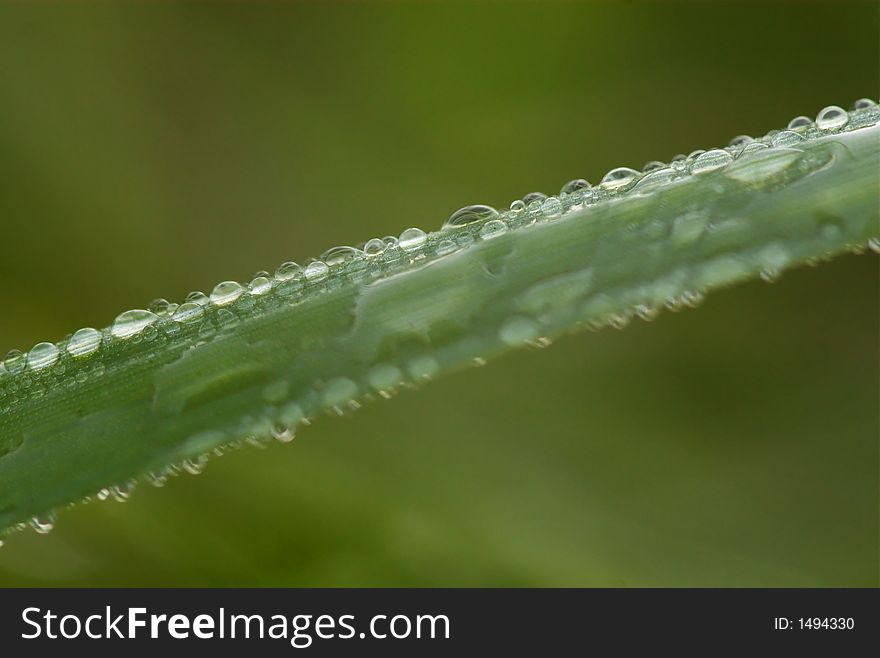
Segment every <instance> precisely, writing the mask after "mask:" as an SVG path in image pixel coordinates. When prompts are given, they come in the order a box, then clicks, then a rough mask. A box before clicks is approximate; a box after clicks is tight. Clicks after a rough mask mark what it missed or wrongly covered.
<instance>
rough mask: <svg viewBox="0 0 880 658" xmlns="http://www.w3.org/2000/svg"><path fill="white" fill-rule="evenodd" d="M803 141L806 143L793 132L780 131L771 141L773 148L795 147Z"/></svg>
mask: <svg viewBox="0 0 880 658" xmlns="http://www.w3.org/2000/svg"><path fill="white" fill-rule="evenodd" d="M805 141H807V138H806V137H804V136H803V135H800V134H798V133H796V132H794V131H793V130H780V131H779V132H778V133H776V134H775V135H774V136H773V139H772V140H771V142H772V144H773V146H795V145H796V144H800V143H801V142H805Z"/></svg>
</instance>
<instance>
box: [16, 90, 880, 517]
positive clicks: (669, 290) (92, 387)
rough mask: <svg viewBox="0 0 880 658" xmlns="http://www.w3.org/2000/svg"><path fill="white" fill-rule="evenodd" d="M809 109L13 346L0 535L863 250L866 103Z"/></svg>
mask: <svg viewBox="0 0 880 658" xmlns="http://www.w3.org/2000/svg"><path fill="white" fill-rule="evenodd" d="M825 112H827V111H825ZM844 114H845V113H844ZM820 116H822V115H820ZM825 118H826V119H827V120H826V121H825V122H824V123H823V122H821V121H820V122H819V124H818V125H816V124H812V123H803V122H801V125H797V122H795V125H793V126H791V128H792V129H791V130H785V131H774V132H771V133H768V135H767V136H765V137H764V138H762V139H761V140H757V141H753V142H748V141H747V140H740V141H738V142H737V143H735V144H733V145H732V146H730V147H728V148H726V149H716V150H712V151H709V152H695V153H694V154H692V155H691V156H690V157H688V158H683V159H679V160H676V161H673V162H672V163H670V165H668V166H658V167H656V168H654V169H653V170H652V171H650V172H649V173H643V172H635V171H633V170H628V169H618V170H613V171H612V172H610V173H609V175H608V176H606V178H605V179H604V181H603V183H602V184H600V185H598V186H597V187H595V188H589V187H585V186H584V185H583V184H578V183H574V184H571V185H568V186H567V187H566V188H564V193H562V194H560V195H559V196H558V197H549V198H537V197H534V198H530V199H527V203H524V202H515V203H514V204H512V205H511V210H510V211H505V212H503V213H498V212H496V211H494V210H492V209H489V208H486V207H478V208H470V209H468V210H465V211H464V212H461V213H458V214H456V215H455V216H454V217H453V218H451V221H450V222H447V226H446V228H445V229H444V230H441V231H437V232H433V233H430V234H425V233H423V232H422V231H420V230H418V229H408V230H407V231H405V232H404V233H403V234H401V236H400V238H399V239H381V240H380V239H374V240H371V241H369V242H367V243H366V244H365V245H363V248H362V249H352V248H337V249H333V250H330V251H328V252H327V253H325V254H324V255H322V257H321V259H320V260H315V261H312V262H310V263H309V264H307V265H306V266H305V267H303V268H300V267H299V266H297V265H295V264H292V263H291V264H285V265H283V266H281V267H280V268H279V269H278V271H277V272H276V274H275V275H274V276H268V275H267V276H265V277H257V278H255V279H254V280H253V281H252V282H251V283H250V284H249V285H248V286H240V285H239V284H236V283H234V282H225V283H223V284H220V285H218V286H217V288H215V290H214V292H213V293H212V295H211V296H210V298H208V297H207V296H204V295H199V294H195V295H192V296H191V297H190V298H189V299H188V301H186V302H185V303H183V304H181V305H179V306H178V305H176V304H168V303H167V302H160V303H157V304H155V305H154V306H153V307H152V310H151V311H129V312H127V313H124V314H122V315H120V316H119V317H118V318H117V319H116V321H115V322H114V323H113V325H112V326H111V327H109V328H107V329H104V330H103V331H100V332H98V331H95V330H81V331H80V332H77V333H76V334H74V335H73V336H71V337H68V338H65V339H63V340H61V341H59V342H58V343H57V344H50V343H41V344H39V345H37V346H35V347H34V348H33V349H31V350H30V351H29V352H28V353H27V354H22V353H19V352H15V351H13V352H11V353H10V354H9V355H7V358H6V359H5V361H4V364H3V366H2V367H0V528H11V527H21V525H22V524H23V523H24V522H26V521H27V520H29V519H31V520H32V521H31V523H32V525H33V526H34V528H35V529H37V530H38V531H47V530H48V529H50V528H51V523H52V516H51V515H52V511H53V510H55V509H57V508H58V507H60V506H62V505H65V504H68V503H71V502H75V501H79V500H82V499H84V498H87V497H90V496H93V495H98V496H99V497H106V496H109V495H113V496H115V497H117V498H119V499H124V498H126V497H127V495H128V492H129V490H130V488H131V486H133V483H134V480H135V478H137V477H138V476H141V475H143V474H147V477H148V478H149V479H151V480H152V481H153V482H154V483H161V482H163V481H164V479H165V478H167V477H168V476H169V475H172V474H176V473H178V472H181V471H189V472H193V473H195V472H198V471H199V470H200V469H201V467H202V466H203V464H204V461H205V460H206V459H207V456H208V455H210V454H222V453H223V452H224V451H226V450H229V449H230V448H232V447H237V446H239V445H242V443H243V442H257V443H259V442H262V441H265V440H268V439H271V438H272V437H274V438H276V439H279V440H281V441H288V440H290V439H291V438H292V436H293V432H294V430H295V429H296V427H297V426H298V425H300V424H303V423H307V422H308V421H309V420H310V419H312V418H315V417H316V416H318V415H321V414H325V413H330V414H341V413H344V412H346V411H347V410H351V409H355V408H357V407H358V406H359V405H360V404H361V403H362V402H363V401H365V400H369V399H372V398H375V397H377V396H383V397H387V396H390V395H392V394H394V393H395V392H397V391H398V390H400V389H401V388H404V387H411V386H415V385H418V384H419V383H421V382H424V381H427V380H429V379H431V378H433V377H436V376H439V375H441V374H444V373H447V372H450V371H454V370H456V369H459V368H462V367H466V366H468V365H472V364H482V363H484V362H485V360H487V359H489V358H491V357H493V356H495V355H497V354H500V353H502V352H504V351H507V350H509V349H512V348H515V347H518V346H523V345H534V346H543V345H546V344H547V343H549V342H550V341H551V340H552V338H553V337H554V336H556V335H559V334H561V333H564V332H569V331H572V330H576V329H578V328H580V327H583V326H588V327H591V328H599V327H602V326H605V325H612V326H615V327H622V326H624V325H626V324H627V323H628V322H629V321H630V319H631V318H633V317H636V316H638V317H641V318H643V319H651V318H653V317H654V316H655V315H656V314H657V312H659V311H660V309H662V308H663V307H669V308H673V309H675V308H680V307H684V306H693V305H696V304H697V303H699V301H700V300H701V299H702V297H703V295H704V294H705V293H706V292H707V291H709V290H712V289H715V288H718V287H722V286H727V285H730V284H733V283H735V282H738V281H742V280H745V279H749V278H753V277H757V276H761V277H763V278H765V279H767V280H772V279H774V278H775V277H777V276H779V274H780V273H781V272H782V271H783V270H785V269H787V268H790V267H794V266H796V265H800V264H803V263H808V262H817V261H818V260H821V259H825V258H828V257H831V256H833V255H835V254H838V253H841V252H844V251H847V250H854V251H863V250H864V248H865V247H866V246H872V247H873V248H875V250H877V249H880V218H878V203H880V182H878V172H880V127H878V125H877V123H878V119H880V111H878V108H877V106H876V105H874V104H870V103H867V104H863V106H862V107H861V108H859V109H857V110H855V111H854V112H852V113H850V114H849V115H848V116H846V119H847V120H846V121H845V122H844V124H843V125H837V124H838V123H839V121H834V113H833V112H831V113H830V114H827V116H825Z"/></svg>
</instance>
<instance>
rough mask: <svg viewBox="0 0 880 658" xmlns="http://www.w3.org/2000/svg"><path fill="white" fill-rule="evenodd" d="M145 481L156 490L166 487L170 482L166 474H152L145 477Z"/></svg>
mask: <svg viewBox="0 0 880 658" xmlns="http://www.w3.org/2000/svg"><path fill="white" fill-rule="evenodd" d="M144 479H146V481H147V482H149V483H150V484H152V485H153V486H154V487H156V488H160V487H164V486H165V483H167V482H168V476H167V475H165V474H164V473H152V472H150V473H147V474H146V475H145V476H144Z"/></svg>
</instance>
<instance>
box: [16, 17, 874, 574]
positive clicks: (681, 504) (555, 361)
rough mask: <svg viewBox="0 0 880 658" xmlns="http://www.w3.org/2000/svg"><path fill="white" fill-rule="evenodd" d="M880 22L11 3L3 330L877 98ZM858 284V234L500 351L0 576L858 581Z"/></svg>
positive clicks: (864, 474)
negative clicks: (681, 296)
mask: <svg viewBox="0 0 880 658" xmlns="http://www.w3.org/2000/svg"><path fill="white" fill-rule="evenodd" d="M878 18H880V14H878V4H877V3H876V2H868V3H852V2H842V1H841V0H831V1H828V2H803V1H800V2H782V3H773V2H760V3H672V2H662V3H661V2H651V3H637V2H615V3H612V2H607V3H592V4H576V3H554V2H545V1H541V2H532V3H528V2H515V3H501V2H487V3H452V2H442V3H441V2H413V3H394V2H381V3H367V2H352V3H347V2H346V3H343V2H320V3H319V2H314V3H296V4H282V3H240V4H236V3H218V4H204V3H199V4H196V3H193V4H185V3H156V4H152V3H110V2H108V3H103V4H98V3H69V4H51V3H28V2H18V3H4V4H3V5H2V7H0V62H2V65H0V229H2V230H0V240H2V241H0V244H2V256H0V281H2V286H0V308H2V315H0V351H5V350H6V349H8V348H12V347H18V348H21V349H26V348H28V347H29V346H30V345H32V344H33V343H35V342H37V341H40V340H51V339H57V338H60V337H61V336H63V335H64V334H66V333H68V332H69V331H71V330H73V329H76V328H78V327H80V326H87V325H91V326H105V325H107V324H108V323H109V322H110V321H111V320H112V318H113V317H114V316H115V315H116V314H117V313H118V312H119V311H121V310H123V309H126V308H132V307H143V305H144V304H146V303H147V302H148V301H149V300H151V299H152V298H154V297H158V296H163V297H167V298H169V299H174V300H180V299H181V298H182V297H183V296H184V295H185V294H186V293H187V292H189V291H190V290H195V289H202V290H203V289H210V288H211V287H213V285H214V284H215V283H216V282H218V281H221V280H224V279H228V278H237V279H244V278H246V277H248V276H249V275H251V274H252V273H253V272H254V271H256V270H259V269H272V268H274V267H275V266H276V265H277V264H278V263H280V262H282V261H284V260H288V259H294V260H298V261H302V260H303V259H305V258H306V257H308V256H313V255H315V254H318V253H320V252H321V251H323V250H324V249H325V248H327V247H329V246H332V245H336V244H351V243H356V242H359V241H361V240H363V239H365V238H369V237H371V236H373V235H374V234H396V233H398V232H399V231H401V230H402V229H404V228H406V227H408V226H412V225H418V226H421V227H425V228H430V227H439V225H440V224H441V223H442V221H443V219H444V218H445V217H446V216H447V215H448V214H449V212H451V211H453V210H455V209H456V208H458V207H460V206H462V205H465V204H468V203H477V202H484V203H490V204H493V205H496V206H503V205H506V204H507V203H509V201H510V200H511V199H513V198H516V197H519V196H522V195H523V194H524V193H526V192H530V191H532V190H535V189H537V190H543V191H545V192H548V193H550V192H553V191H555V190H558V189H559V186H560V185H561V184H562V183H563V182H565V181H566V180H568V179H570V178H574V177H585V178H587V179H588V180H591V181H594V182H595V181H596V180H597V179H599V178H601V176H602V174H603V173H604V172H605V171H607V170H608V169H610V168H612V167H615V166H619V165H629V166H640V165H641V164H642V163H644V162H646V161H648V160H654V159H661V160H662V159H669V158H671V157H672V156H673V155H674V154H676V153H679V152H685V153H687V152H689V151H691V150H693V149H696V148H706V147H708V146H712V145H719V144H726V142H727V140H729V139H730V138H731V137H732V136H734V135H736V134H740V133H752V134H758V133H761V134H763V132H765V131H766V130H768V129H770V128H774V127H782V126H783V125H784V124H785V123H787V121H788V120H789V119H791V118H792V117H793V116H795V115H797V114H808V115H811V116H814V115H815V114H816V112H817V111H818V110H819V109H821V108H822V107H823V106H824V105H828V104H839V105H847V106H848V105H849V104H850V103H851V102H852V101H853V100H855V99H856V98H859V97H862V96H872V97H874V98H876V97H877V95H878V56H880V53H878ZM878 297H880V284H878V261H877V258H876V256H873V255H865V256H859V257H857V256H845V257H842V258H840V259H838V260H836V261H835V262H833V263H831V264H823V265H822V266H821V267H818V268H815V269H812V268H806V269H802V270H798V271H794V272H791V273H787V274H786V275H785V276H784V277H783V278H782V279H781V281H780V282H779V283H777V284H775V285H772V286H771V285H767V284H763V283H752V284H747V285H743V286H740V287H737V288H734V289H730V290H728V291H722V292H719V293H716V294H713V295H710V296H709V298H708V300H707V302H706V303H705V305H704V306H703V307H702V308H701V309H699V310H697V311H687V312H684V313H680V314H670V313H666V314H663V315H661V317H660V318H659V319H658V320H657V321H656V322H654V323H652V324H646V323H641V322H639V323H634V324H633V325H632V326H630V327H629V328H628V329H626V330H625V331H614V330H607V331H603V332H600V333H595V334H594V333H587V334H583V335H579V336H575V337H571V338H567V339H564V340H561V341H559V342H558V343H556V344H554V346H553V347H552V348H550V349H548V350H543V351H540V352H536V351H524V352H520V353H516V354H513V355H510V356H508V357H507V358H504V359H501V360H499V361H497V362H495V363H493V364H491V365H490V366H489V367H486V368H479V369H474V370H471V371H469V372H464V373H459V374H456V375H453V376H449V377H447V378H444V379H441V380H439V381H437V382H435V383H434V384H432V385H430V386H428V387H425V388H424V389H422V390H420V391H417V392H406V393H404V394H402V395H400V396H398V397H396V398H395V399H393V400H391V401H387V402H384V401H383V402H381V403H375V404H371V405H368V406H367V407H366V408H364V409H363V410H361V411H359V412H358V413H356V414H352V415H350V416H348V417H345V418H342V419H339V420H329V419H328V420H322V421H320V422H318V423H317V424H316V425H313V426H312V427H310V428H306V429H304V430H303V431H301V432H300V434H299V436H298V437H297V439H296V440H295V441H294V442H293V443H292V444H291V445H289V446H280V445H279V446H275V447H272V448H271V449H268V450H264V451H260V450H256V449H252V450H246V451H242V452H239V453H236V454H235V455H234V456H231V457H227V458H224V459H221V460H216V461H212V462H211V463H210V465H209V467H208V469H207V470H206V472H205V473H204V474H203V475H201V476H199V477H191V476H185V477H181V478H177V479H176V480H173V481H172V482H170V483H169V484H168V485H167V486H166V487H165V488H163V489H154V488H152V487H150V486H149V485H143V486H141V487H139V488H138V490H137V491H136V492H135V494H134V495H133V497H132V499H131V500H130V501H129V502H128V503H126V504H124V505H123V504H118V503H114V502H109V501H108V502H103V503H93V504H91V505H87V506H80V507H78V508H76V509H73V510H70V511H65V512H63V513H62V514H61V515H60V518H59V521H58V524H57V528H56V530H55V531H54V532H53V533H52V534H50V535H49V536H39V535H36V534H34V533H32V532H30V531H28V532H24V533H19V534H16V535H14V536H11V537H8V538H7V541H6V546H4V547H3V548H2V549H0V585H5V586H28V585H40V586H43V585H60V586H66V585H86V586H91V585H94V586H149V585H155V586H166V585H169V586H170V585H179V586H196V585H201V586H221V585H229V586H238V585H253V586H287V585H318V586H322V585H334V586H344V585H357V586H360V585H380V586H385V585H402V586H416V585H423V586H435V585H440V586H442V585H474V586H482V585H499V586H508V585H522V586H533V585H542V586H569V585H586V586H592V585H604V586H705V585H712V586H783V585H784V586H877V585H878V580H880V576H878V463H880V462H878V435H880V428H878V397H880V390H878V316H880V314H878ZM120 440H121V441H137V440H138V437H136V436H130V437H120Z"/></svg>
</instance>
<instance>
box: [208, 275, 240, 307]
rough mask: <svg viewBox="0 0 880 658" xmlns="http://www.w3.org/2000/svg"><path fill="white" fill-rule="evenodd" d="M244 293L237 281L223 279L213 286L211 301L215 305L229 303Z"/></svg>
mask: <svg viewBox="0 0 880 658" xmlns="http://www.w3.org/2000/svg"><path fill="white" fill-rule="evenodd" d="M242 293H244V288H242V287H241V284H240V283H238V282H237V281H224V282H222V283H218V284H217V285H216V286H214V290H212V291H211V301H212V302H213V303H214V304H216V305H217V306H226V305H227V304H231V303H232V302H234V301H235V300H236V299H238V298H239V297H241V295H242Z"/></svg>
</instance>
